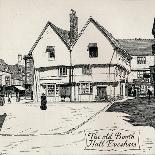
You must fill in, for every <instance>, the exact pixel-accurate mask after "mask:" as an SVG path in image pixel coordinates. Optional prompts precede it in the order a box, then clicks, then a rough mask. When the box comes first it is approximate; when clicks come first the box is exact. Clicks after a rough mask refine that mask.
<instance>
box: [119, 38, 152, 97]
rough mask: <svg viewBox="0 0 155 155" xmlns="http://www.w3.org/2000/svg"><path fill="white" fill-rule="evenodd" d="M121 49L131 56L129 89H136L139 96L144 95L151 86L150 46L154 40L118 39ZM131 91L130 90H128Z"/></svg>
mask: <svg viewBox="0 0 155 155" xmlns="http://www.w3.org/2000/svg"><path fill="white" fill-rule="evenodd" d="M118 41H119V42H120V44H121V45H122V46H123V48H124V49H125V50H126V51H127V52H128V53H129V54H130V55H131V56H132V60H131V73H130V75H129V79H128V82H129V85H128V87H129V88H132V90H133V89H136V93H137V94H139V95H146V94H147V91H148V89H150V90H153V86H152V84H151V75H150V66H154V56H153V53H152V45H153V44H154V43H155V40H154V39H140V38H139V39H118ZM130 90H131V89H130Z"/></svg>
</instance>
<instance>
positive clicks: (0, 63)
mask: <svg viewBox="0 0 155 155" xmlns="http://www.w3.org/2000/svg"><path fill="white" fill-rule="evenodd" d="M0 71H2V72H7V73H10V70H9V68H8V65H7V64H6V63H5V61H4V60H3V59H0Z"/></svg>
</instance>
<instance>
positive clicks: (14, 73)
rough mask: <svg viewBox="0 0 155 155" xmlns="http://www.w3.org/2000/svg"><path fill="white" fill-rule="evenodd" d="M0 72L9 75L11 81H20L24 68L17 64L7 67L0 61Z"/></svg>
mask: <svg viewBox="0 0 155 155" xmlns="http://www.w3.org/2000/svg"><path fill="white" fill-rule="evenodd" d="M0 71H2V72H6V73H10V74H11V77H12V78H13V79H18V80H22V76H23V74H24V66H22V65H20V66H19V65H18V64H15V65H8V64H7V63H5V61H4V60H3V59H0Z"/></svg>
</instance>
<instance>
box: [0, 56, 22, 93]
mask: <svg viewBox="0 0 155 155" xmlns="http://www.w3.org/2000/svg"><path fill="white" fill-rule="evenodd" d="M21 61H22V57H21V55H18V63H17V64H15V65H8V64H7V63H5V61H4V60H3V59H0V88H1V89H0V94H6V95H7V93H8V92H12V93H14V90H15V89H17V90H18V91H20V90H24V88H23V84H24V76H25V71H24V66H23V64H22V62H21Z"/></svg>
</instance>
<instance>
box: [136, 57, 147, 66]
mask: <svg viewBox="0 0 155 155" xmlns="http://www.w3.org/2000/svg"><path fill="white" fill-rule="evenodd" d="M137 64H146V56H138V57H137Z"/></svg>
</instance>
